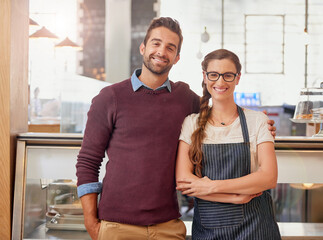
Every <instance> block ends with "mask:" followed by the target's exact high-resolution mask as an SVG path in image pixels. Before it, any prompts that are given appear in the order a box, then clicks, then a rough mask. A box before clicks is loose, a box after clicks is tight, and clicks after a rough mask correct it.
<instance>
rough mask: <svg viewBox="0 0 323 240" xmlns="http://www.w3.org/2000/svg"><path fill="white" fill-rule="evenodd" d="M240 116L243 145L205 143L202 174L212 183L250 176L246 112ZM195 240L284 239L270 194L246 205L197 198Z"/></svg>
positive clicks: (194, 224)
mask: <svg viewBox="0 0 323 240" xmlns="http://www.w3.org/2000/svg"><path fill="white" fill-rule="evenodd" d="M237 107H238V113H239V118H240V123H241V128H242V134H243V139H244V141H243V142H242V143H228V144H203V146H202V150H203V154H204V159H203V170H202V175H203V176H207V177H209V178H210V179H212V180H223V179H231V178H238V177H241V176H244V175H247V174H249V173H250V165H251V162H250V142H249V134H248V127H247V122H246V118H245V115H244V113H243V110H242V109H241V108H240V107H239V106H237ZM192 238H193V240H202V239H203V240H211V239H212V240H214V239H219V240H247V239H248V240H249V239H250V240H276V239H281V237H280V233H279V229H278V225H277V223H276V221H275V216H274V211H273V204H272V198H271V196H270V194H269V192H268V191H265V192H264V193H263V194H262V195H261V196H259V197H257V198H254V199H252V200H251V201H250V202H249V203H246V204H231V203H219V202H210V201H205V200H202V199H199V198H195V201H194V217H193V226H192Z"/></svg>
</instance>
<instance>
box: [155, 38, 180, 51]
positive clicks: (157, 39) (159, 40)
mask: <svg viewBox="0 0 323 240" xmlns="http://www.w3.org/2000/svg"><path fill="white" fill-rule="evenodd" d="M150 41H151V42H153V41H156V42H162V40H161V39H159V38H152V39H151V40H150ZM168 45H171V46H173V47H174V48H175V49H177V46H176V44H174V43H168Z"/></svg>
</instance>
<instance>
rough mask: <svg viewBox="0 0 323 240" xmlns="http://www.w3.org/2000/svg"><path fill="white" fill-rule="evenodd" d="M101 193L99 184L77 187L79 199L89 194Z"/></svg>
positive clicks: (100, 184)
mask: <svg viewBox="0 0 323 240" xmlns="http://www.w3.org/2000/svg"><path fill="white" fill-rule="evenodd" d="M101 191H102V183H101V182H92V183H85V184H82V185H80V186H78V187H77V195H78V197H79V198H80V197H82V196H84V195H86V194H89V193H101Z"/></svg>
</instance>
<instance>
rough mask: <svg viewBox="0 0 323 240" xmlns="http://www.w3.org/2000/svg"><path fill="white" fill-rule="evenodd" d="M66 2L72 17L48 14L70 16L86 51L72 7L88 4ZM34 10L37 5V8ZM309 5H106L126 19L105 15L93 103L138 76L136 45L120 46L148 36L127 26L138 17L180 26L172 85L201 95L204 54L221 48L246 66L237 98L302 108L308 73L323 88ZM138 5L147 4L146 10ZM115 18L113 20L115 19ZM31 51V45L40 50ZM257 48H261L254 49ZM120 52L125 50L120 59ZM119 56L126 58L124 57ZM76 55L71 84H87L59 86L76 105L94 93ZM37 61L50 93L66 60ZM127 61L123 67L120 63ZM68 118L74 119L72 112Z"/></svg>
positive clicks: (129, 1) (135, 0)
mask: <svg viewBox="0 0 323 240" xmlns="http://www.w3.org/2000/svg"><path fill="white" fill-rule="evenodd" d="M45 2H50V1H44V0H42V1H40V0H30V4H31V7H30V10H31V11H33V12H34V13H35V14H34V15H33V17H36V16H41V14H39V9H38V14H37V8H36V7H39V6H43V7H44V6H47V9H54V8H55V6H52V7H49V8H48V6H49V5H48V4H47V3H45ZM63 2H65V3H64V4H66V3H67V2H69V4H70V6H72V8H73V9H74V10H73V11H71V10H68V11H67V12H66V9H68V8H66V7H65V11H61V13H60V14H61V15H58V14H56V15H55V14H47V15H48V16H49V17H52V18H53V17H54V18H56V19H63V17H64V16H69V17H70V18H71V16H73V19H74V20H73V21H72V24H71V23H69V22H66V21H64V20H60V21H61V26H65V29H67V27H68V26H69V25H73V26H75V29H73V30H70V31H67V32H68V33H69V34H72V36H73V37H74V39H75V40H76V41H77V42H79V43H80V44H82V42H83V41H84V39H82V38H81V34H80V31H81V30H82V26H78V24H80V23H77V20H76V19H79V18H80V16H77V14H80V13H79V12H77V10H76V12H75V6H77V4H80V2H83V3H85V2H86V1H85V0H68V1H61V3H62V4H60V5H62V6H63ZM98 2H102V1H98ZM33 3H34V5H32V4H33ZM35 3H37V4H38V6H37V4H35ZM305 3H306V1H305V0H284V1H280V0H270V1H266V0H240V1H234V0H222V1H221V0H219V1H214V0H203V1H198V0H176V1H172V0H155V1H153V4H150V5H149V6H147V8H146V7H145V6H146V5H148V4H147V1H146V0H124V1H115V0H106V1H105V5H106V6H105V9H106V14H108V13H109V12H110V13H111V12H113V9H110V10H109V9H107V8H108V7H110V8H118V9H119V10H118V11H115V12H119V13H120V9H121V11H122V9H123V10H124V12H122V14H121V13H120V14H114V15H111V14H110V15H109V16H106V29H105V31H106V33H105V37H106V40H105V43H106V47H105V48H106V49H105V56H106V57H105V61H106V63H105V67H106V69H105V72H106V73H107V77H106V79H105V80H106V81H95V83H94V84H93V86H94V87H93V91H91V96H92V95H93V96H94V95H95V93H94V92H95V91H97V92H99V90H100V89H101V88H102V87H104V86H106V85H109V82H117V81H122V80H123V79H125V74H126V75H130V74H131V73H132V71H133V69H130V66H131V68H133V66H140V65H141V60H140V55H139V57H134V56H135V54H137V55H138V54H139V50H138V47H139V46H131V53H129V52H130V45H129V40H122V41H121V40H120V39H122V38H123V36H129V30H130V29H131V31H132V32H131V38H133V36H132V35H136V36H137V38H138V37H139V38H140V36H144V35H145V31H144V30H143V29H144V27H142V28H140V29H139V31H137V32H136V28H137V27H138V25H136V26H133V25H132V26H130V24H132V23H131V21H134V19H135V18H136V19H137V20H136V21H139V20H140V18H138V16H136V14H137V15H138V14H140V16H142V19H144V18H145V16H146V15H147V16H146V18H148V16H171V17H173V18H175V19H177V20H178V21H179V22H180V24H181V27H182V30H183V36H184V42H183V46H182V51H181V60H180V61H179V62H178V63H177V64H176V65H175V66H174V67H173V69H172V71H171V73H170V79H171V80H173V81H175V82H176V81H184V82H187V83H188V84H189V85H190V87H191V89H192V90H193V91H195V92H196V93H198V94H199V95H201V93H202V90H201V81H202V73H201V72H202V70H201V61H202V59H203V57H204V55H205V54H206V53H208V52H210V51H213V50H215V49H218V48H226V49H229V50H232V51H234V52H235V53H237V55H238V56H239V57H240V60H241V63H242V66H243V67H242V78H241V81H240V84H239V85H238V86H237V88H236V91H237V92H246V93H250V92H257V93H260V96H261V105H263V106H281V105H283V104H291V105H295V104H297V101H298V97H299V92H300V90H301V88H303V87H304V81H305V72H306V71H307V86H308V87H318V86H319V83H320V82H321V81H323V76H322V74H321V69H320V63H321V62H322V61H323V46H322V45H321V44H319V43H320V42H322V40H323V15H322V14H321V13H322V12H323V2H322V1H320V0H311V1H308V28H307V29H308V35H307V36H306V35H305V34H304V28H305V9H306V6H305ZM141 4H143V5H142V7H141ZM57 5H58V4H56V6H57ZM134 6H137V7H134ZM138 6H139V7H138ZM56 8H57V7H56ZM61 8H62V7H61ZM140 8H142V9H144V11H134V9H140ZM59 11H60V10H59ZM43 12H45V13H46V12H47V13H48V12H53V11H49V10H43ZM62 12H63V13H62ZM129 13H130V14H131V18H127V20H126V21H118V19H117V18H118V17H120V16H123V17H125V15H126V14H129ZM44 15H45V14H43V16H44ZM48 16H47V17H48ZM113 17H114V18H116V19H111V18H113ZM36 20H37V18H36ZM75 21H76V22H75ZM120 24H125V25H126V26H125V27H122V26H120ZM143 24H147V25H148V24H149V21H148V20H147V19H145V21H144V23H143ZM111 25H115V26H111ZM93 27H95V25H93ZM51 30H52V31H53V32H55V33H59V31H58V30H59V27H58V26H57V25H54V26H53V29H51ZM111 30H113V31H118V34H113V32H111ZM134 30H135V31H134ZM204 31H206V32H207V33H208V34H209V40H208V41H201V35H202V34H203V33H204ZM122 32H123V33H122ZM65 33H66V31H65ZM61 35H63V34H61ZM75 36H78V37H75ZM62 37H63V36H62ZM73 37H72V39H73ZM113 38H118V39H119V40H118V39H117V40H118V41H116V39H113ZM267 38H268V39H269V40H268V39H267ZM134 42H135V43H134ZM137 42H138V39H136V41H133V40H132V42H131V44H132V45H134V44H137ZM112 43H117V44H114V45H115V47H114V46H113V45H112ZM305 44H308V55H307V66H306V64H305V59H306V54H305ZM30 45H31V46H33V45H35V44H30ZM120 45H125V46H120ZM253 46H256V47H254V48H253ZM35 48H36V50H35V51H30V56H31V57H32V55H33V53H34V52H38V53H39V54H43V53H44V52H42V51H39V49H37V48H39V45H38V46H37V45H36V47H35ZM118 49H119V50H118ZM120 50H122V51H121V52H120ZM50 51H52V52H51V53H48V54H47V58H48V56H50V55H51V54H52V55H54V56H55V57H56V58H58V57H64V56H66V55H59V51H58V50H55V51H56V52H54V53H53V50H52V49H50ZM136 51H137V52H136ZM126 52H128V53H126ZM273 52H274V53H273ZM123 53H125V54H123ZM121 55H122V56H126V57H121ZM79 56H82V51H81V52H80V53H74V55H72V56H71V59H69V68H68V69H69V73H72V75H73V76H74V77H75V76H77V77H75V81H78V83H79V82H86V83H85V84H74V85H73V83H72V82H71V81H70V83H69V84H64V82H63V83H62V84H61V85H60V86H59V87H60V88H61V89H62V90H61V92H62V91H63V92H64V91H65V96H67V95H68V99H69V100H70V99H72V98H73V96H75V98H76V99H77V101H79V99H80V98H82V96H84V95H86V91H85V89H88V88H89V87H84V86H88V85H89V84H90V85H92V84H91V82H92V80H91V78H85V77H84V78H82V77H81V76H80V74H81V75H82V67H81V66H80V63H81V62H82V60H81V59H80V58H79ZM83 56H84V55H83ZM114 56H117V57H114ZM36 58H37V57H36ZM129 58H130V59H129ZM246 59H247V61H246ZM35 61H36V60H35ZM39 61H40V62H43V63H45V65H44V64H43V65H44V66H45V67H41V64H39V65H38V64H35V62H32V63H31V64H32V66H31V68H30V70H31V71H30V74H31V76H32V78H35V77H36V76H37V71H38V72H39V71H40V70H41V69H42V72H41V74H40V75H39V76H38V79H39V81H41V82H42V83H44V85H46V84H47V83H48V82H50V83H51V84H53V86H54V85H55V86H57V84H56V83H55V81H56V80H55V76H57V75H59V73H61V70H62V69H64V68H63V67H62V63H64V61H60V60H58V59H56V60H55V63H54V62H49V61H48V59H46V61H44V59H41V58H39V57H38V63H39ZM113 61H119V64H114V65H113V66H112V65H109V63H113ZM133 61H135V62H133ZM123 62H124V63H125V64H122V63H123ZM129 62H130V63H129ZM46 63H47V65H46ZM255 63H256V64H255ZM248 64H249V65H248ZM252 64H253V65H252ZM49 66H55V69H53V67H52V68H51V69H47V68H48V67H49ZM63 66H64V64H63ZM118 66H120V67H118ZM121 66H122V67H121ZM125 66H126V67H127V68H129V70H128V71H127V70H125ZM65 67H66V66H65ZM35 68H37V70H35ZM65 69H66V68H65ZM246 70H248V71H246ZM250 70H251V71H250ZM118 73H119V75H118ZM42 76H45V77H42ZM112 76H113V77H112ZM112 78H113V79H112ZM45 79H46V80H45ZM68 79H69V80H71V75H69V77H68ZM76 79H78V80H76ZM46 81H47V83H46ZM101 83H102V84H101ZM47 86H48V84H47ZM67 86H72V87H71V88H72V89H69V90H67V89H64V88H66V87H67ZM73 86H75V88H74V87H73ZM80 87H81V88H80ZM44 89H45V88H44ZM44 89H43V91H41V96H42V97H48V96H51V95H53V92H54V91H52V90H53V89H54V90H56V92H57V89H55V88H51V87H49V88H47V89H48V90H49V92H48V93H46V92H45V91H44ZM77 89H80V90H77ZM82 89H83V90H82ZM95 89H96V90H95ZM51 91H52V92H51ZM78 91H79V93H78ZM31 94H32V92H31ZM59 94H60V93H59ZM89 99H90V97H89V94H87V97H86V100H84V101H83V100H82V99H81V102H86V105H87V106H86V107H83V115H84V116H85V117H84V118H86V109H87V108H88V105H89V104H90V101H89ZM68 111H69V112H71V111H70V108H69V109H68ZM70 117H71V116H69V118H70ZM74 118H75V117H74ZM85 120H86V119H84V120H83V121H82V124H83V125H82V126H80V127H78V131H83V129H82V128H83V127H84V122H85Z"/></svg>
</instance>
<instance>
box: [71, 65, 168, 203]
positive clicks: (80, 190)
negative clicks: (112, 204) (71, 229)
mask: <svg viewBox="0 0 323 240" xmlns="http://www.w3.org/2000/svg"><path fill="white" fill-rule="evenodd" d="M140 74H141V69H140V68H139V69H136V70H135V71H134V72H133V74H132V76H131V85H132V89H133V91H134V92H136V91H137V90H138V89H139V88H141V87H145V88H147V89H150V90H153V89H151V88H150V87H148V86H147V85H145V84H144V83H143V82H142V81H140V80H139V78H138V77H139V76H140ZM165 87H166V88H167V89H168V91H169V92H171V90H172V89H171V85H170V82H169V79H168V78H167V80H166V81H165V82H164V83H163V84H162V85H161V86H160V87H158V88H156V89H155V90H154V91H158V90H160V89H163V88H165ZM101 191H102V183H101V182H92V183H85V184H82V185H80V186H78V187H77V195H78V197H79V198H80V197H82V196H84V195H86V194H89V193H101Z"/></svg>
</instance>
